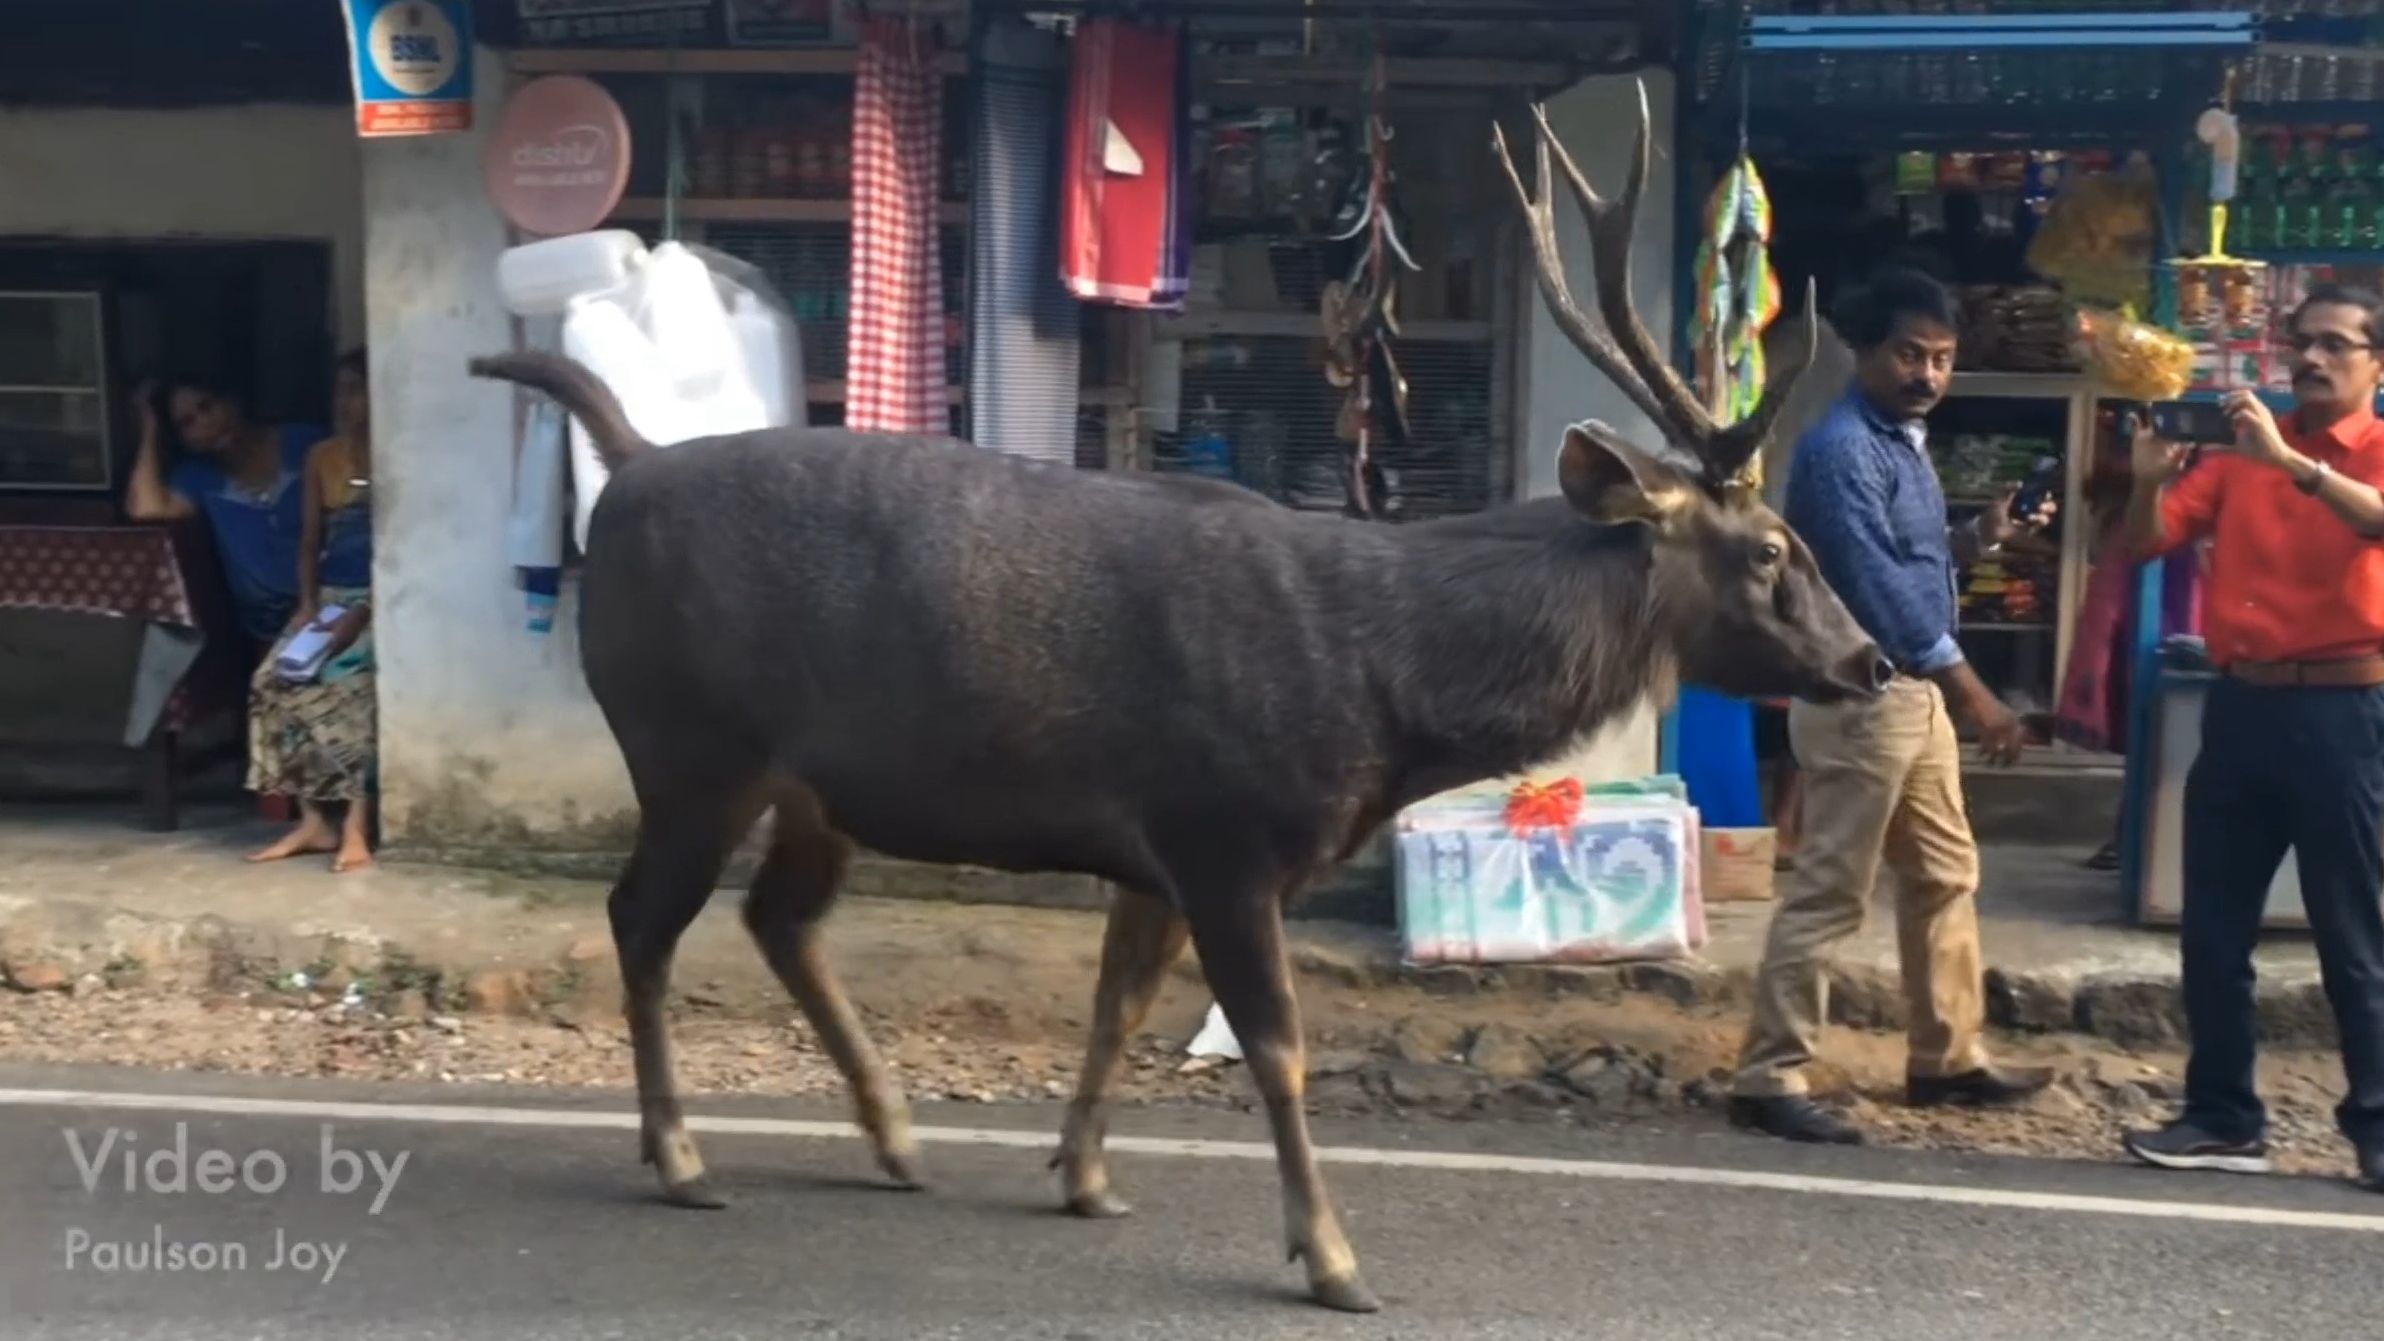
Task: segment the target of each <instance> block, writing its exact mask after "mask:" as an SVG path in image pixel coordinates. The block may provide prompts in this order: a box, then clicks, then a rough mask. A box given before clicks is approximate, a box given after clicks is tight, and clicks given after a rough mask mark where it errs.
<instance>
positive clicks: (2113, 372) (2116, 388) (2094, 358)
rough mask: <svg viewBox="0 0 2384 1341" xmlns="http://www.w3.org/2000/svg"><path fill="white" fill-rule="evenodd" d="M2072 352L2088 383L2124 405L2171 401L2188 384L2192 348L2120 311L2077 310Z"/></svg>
mask: <svg viewBox="0 0 2384 1341" xmlns="http://www.w3.org/2000/svg"><path fill="white" fill-rule="evenodd" d="M2077 349H2078V357H2079V359H2080V361H2082V362H2083V363H2084V364H2085V365H2086V369H2087V371H2088V372H2089V373H2091V374H2092V375H2093V377H2094V380H2095V381H2096V382H2098V383H2100V384H2101V385H2102V387H2103V389H2104V390H2106V391H2108V392H2109V393H2110V394H2112V395H2114V396H2117V397H2120V398H2122V399H2125V400H2144V401H2151V400H2175V399H2176V398H2177V397H2179V396H2182V395H2184V394H2185V389H2186V388H2187V387H2188V386H2191V385H2192V384H2193V376H2194V347H2193V346H2192V345H2191V344H2189V343H2187V342H2186V341H2184V340H2182V339H2179V338H2178V337H2177V336H2175V335H2172V334H2170V333H2169V332H2167V331H2164V330H2162V329H2161V328H2160V327H2158V326H2154V325H2152V324H2150V323H2149V322H2143V321H2138V320H2137V319H2136V318H2135V317H2133V316H2131V315H2129V314H2127V313H2125V312H2113V311H2111V310H2109V309H2107V308H2097V307H2081V308H2079V309H2078V317H2077Z"/></svg>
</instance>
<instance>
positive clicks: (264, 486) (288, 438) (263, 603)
mask: <svg viewBox="0 0 2384 1341" xmlns="http://www.w3.org/2000/svg"><path fill="white" fill-rule="evenodd" d="M134 401H135V403H134V413H135V418H136V422H137V423H138V424H139V426H140V447H139V449H138V450H137V451H136V452H135V453H134V455H133V461H132V472H131V474H130V476H129V477H128V478H127V480H126V483H125V490H124V510H125V512H126V513H127V514H128V515H129V516H131V517H132V518H133V519H134V520H135V521H180V520H182V519H184V518H187V517H204V518H205V519H206V523H207V529H208V531H209V533H210V535H211V536H212V537H213V539H214V542H215V552H216V555H217V557H218V559H219V560H220V561H221V563H222V565H223V572H224V577H225V579H226V585H227V586H228V587H229V588H230V594H231V598H232V612H233V615H234V617H235V618H236V619H237V620H238V623H239V629H238V631H237V632H238V633H239V634H240V635H241V637H242V638H243V640H244V641H245V642H246V643H247V648H246V654H247V655H248V656H249V657H251V658H253V657H255V656H256V655H257V654H258V652H259V651H260V650H261V649H263V648H265V647H267V646H269V645H270V644H271V643H272V642H273V641H274V640H275V639H276V638H278V637H280V636H281V634H282V632H283V631H284V630H285V629H286V627H287V626H288V625H289V622H290V620H291V619H292V618H293V617H294V615H295V612H296V610H297V607H298V604H299V599H298V587H297V581H298V541H299V536H298V531H299V526H300V523H301V517H300V506H299V476H300V474H301V473H302V471H303V468H304V465H305V461H306V453H307V450H308V448H310V447H312V446H313V445H314V444H315V443H317V442H320V441H321V440H322V438H323V430H322V429H321V428H320V427H319V426H315V425H309V424H265V423H259V422H257V421H255V420H253V419H250V418H249V417H248V411H247V408H246V406H245V405H244V404H243V403H242V400H241V397H240V396H239V394H238V393H236V392H235V391H233V390H232V389H231V388H230V387H229V386H228V385H227V384H226V383H224V382H223V381H221V380H220V379H217V378H213V377H204V376H192V377H183V378H180V379H177V380H176V381H174V382H173V383H171V384H170V386H169V388H168V390H167V393H166V395H165V396H164V397H163V404H162V405H161V404H160V397H159V394H158V387H157V385H156V384H155V383H143V384H142V386H141V388H140V390H139V391H138V392H137V393H136V394H135V398H134ZM169 419H170V421H171V422H172V425H173V428H174V431H175V434H176V436H177V437H179V438H180V439H181V445H182V448H183V454H182V456H181V458H180V459H179V460H177V461H176V462H175V463H174V466H173V469H172V471H171V472H170V473H169V472H168V471H167V470H166V469H165V468H164V466H163V463H162V460H161V457H162V455H163V453H164V442H163V439H164V436H165V432H164V430H165V424H166V422H167V421H168V420H169Z"/></svg>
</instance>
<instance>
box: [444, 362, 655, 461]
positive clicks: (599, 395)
mask: <svg viewBox="0 0 2384 1341" xmlns="http://www.w3.org/2000/svg"><path fill="white" fill-rule="evenodd" d="M468 367H469V368H470V370H471V373H472V375H473V376H474V377H491V378H495V379H497V380H498V381H503V382H515V383H518V384H520V385H522V386H526V387H530V388H532V389H533V390H537V391H543V392H545V393H546V394H547V395H549V396H552V397H553V398H554V399H555V401H556V402H557V403H559V404H560V405H562V407H563V408H564V409H565V410H568V411H570V413H571V416H572V417H573V418H574V419H577V420H579V421H580V423H581V424H582V425H584V426H586V428H587V430H588V436H589V437H590V438H593V439H594V440H595V443H596V454H597V455H598V456H600V457H602V458H603V459H604V468H605V469H606V470H619V469H620V468H621V463H622V462H624V461H627V460H628V459H629V458H630V457H633V456H636V455H638V454H639V453H641V452H645V451H648V450H651V449H652V448H653V446H654V444H653V443H651V442H648V441H646V438H645V435H644V434H642V433H639V432H638V431H637V429H636V427H635V426H633V425H632V424H631V423H630V422H629V415H628V414H627V413H626V412H625V411H623V410H622V409H621V398H620V397H618V396H616V395H614V394H613V389H612V388H611V387H608V386H606V385H605V384H604V381H603V379H602V378H599V377H598V376H596V374H594V373H592V372H589V371H588V370H587V369H586V368H585V367H583V366H581V365H580V364H579V363H578V362H576V361H575V360H572V359H568V358H565V357H563V356H562V355H560V354H549V353H545V352H543V351H540V350H528V349H525V350H516V351H514V352H512V353H509V354H488V355H484V356H482V357H480V358H476V359H473V360H472V361H471V363H470V364H469V365H468Z"/></svg>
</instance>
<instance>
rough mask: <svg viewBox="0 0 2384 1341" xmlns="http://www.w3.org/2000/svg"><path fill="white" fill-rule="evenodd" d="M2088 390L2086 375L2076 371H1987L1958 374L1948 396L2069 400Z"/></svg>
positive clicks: (1948, 391)
mask: <svg viewBox="0 0 2384 1341" xmlns="http://www.w3.org/2000/svg"><path fill="white" fill-rule="evenodd" d="M2085 389H2086V375H2085V374H2084V373H2074V372H2053V373H2031V372H1995V371H1992V370H1987V369H1980V370H1976V371H1960V372H1956V373H1955V374H1954V380H1953V385H1952V386H1951V387H1950V388H1948V389H1947V391H1946V394H1947V395H1948V396H1964V397H1977V398H1980V399H1990V398H1991V399H1996V400H2068V399H2069V398H2070V397H2072V396H2075V395H2077V394H2078V393H2080V392H2082V391H2084V390H2085Z"/></svg>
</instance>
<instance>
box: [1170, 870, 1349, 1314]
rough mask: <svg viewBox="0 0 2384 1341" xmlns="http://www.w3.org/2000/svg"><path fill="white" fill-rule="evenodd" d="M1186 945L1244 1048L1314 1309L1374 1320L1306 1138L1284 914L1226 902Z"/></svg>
mask: <svg viewBox="0 0 2384 1341" xmlns="http://www.w3.org/2000/svg"><path fill="white" fill-rule="evenodd" d="M1192 943H1193V946H1194V947H1195V948H1196V949H1197V950H1198V952H1199V954H1200V965H1201V970H1202V972H1203V973H1204V974H1206V976H1207V978H1208V982H1209V988H1210V990H1212V991H1214V992H1215V993H1216V996H1217V1004H1218V1005H1220V1006H1222V1007H1224V1009H1225V1020H1226V1023H1228V1024H1230V1025H1232V1026H1233V1032H1234V1037H1235V1038H1237V1039H1238V1040H1240V1042H1241V1045H1242V1056H1243V1058H1244V1060H1245V1061H1246V1062H1247V1063H1248V1064H1249V1067H1250V1079H1251V1080H1252V1081H1253V1082H1254V1083H1255V1084H1256V1085H1257V1086H1258V1093H1259V1097H1260V1098H1261V1099H1263V1100H1264V1101H1265V1103H1266V1111H1267V1122H1268V1123H1269V1125H1271V1126H1272V1127H1273V1128H1274V1133H1275V1163H1276V1169H1277V1172H1278V1173H1279V1174H1280V1175H1281V1177H1282V1181H1283V1220H1284V1235H1285V1238H1286V1240H1287V1242H1288V1246H1289V1248H1290V1253H1291V1257H1292V1259H1293V1260H1295V1261H1298V1260H1302V1259H1304V1260H1305V1261H1306V1262H1307V1267H1308V1289H1309V1292H1310V1293H1311V1294H1312V1295H1313V1296H1314V1297H1315V1299H1316V1302H1318V1303H1320V1304H1323V1305H1325V1306H1326V1307H1327V1308H1335V1309H1340V1310H1342V1311H1344V1312H1348V1313H1372V1312H1374V1311H1375V1310H1376V1309H1379V1308H1381V1307H1382V1304H1381V1302H1380V1301H1379V1300H1378V1299H1376V1298H1375V1296H1374V1292H1373V1291H1372V1290H1369V1289H1367V1288H1366V1282H1365V1280H1364V1279H1363V1278H1362V1277H1361V1276H1360V1275H1359V1273H1358V1258H1357V1253H1356V1252H1355V1251H1354V1250H1353V1249H1351V1247H1350V1246H1349V1238H1348V1236H1347V1235H1345V1234H1343V1233H1342V1231H1341V1220H1340V1217H1339V1215H1337V1214H1336V1213H1335V1212H1334V1210H1333V1203H1332V1198H1331V1195H1330V1194H1329V1193H1328V1192H1327V1191H1326V1190H1325V1185H1324V1175H1323V1174H1322V1173H1321V1172H1319V1171H1318V1169H1317V1167H1316V1149H1315V1147H1314V1146H1313V1145H1312V1144H1311V1143H1310V1141H1309V1139H1308V1113H1307V1108H1306V1105H1305V1102H1304V1101H1305V1099H1306V1096H1307V1081H1308V1066H1307V1057H1306V1050H1305V1049H1304V1047H1303V1046H1302V1044H1301V1040H1300V1014H1299V1003H1298V1001H1297V1000H1296V999H1295V998H1294V997H1293V995H1292V990H1291V964H1290V960H1289V958H1288V956H1287V955H1286V954H1285V953H1284V944H1283V912H1282V908H1281V906H1280V905H1279V904H1277V903H1276V901H1275V900H1274V899H1272V898H1241V899H1231V900H1228V901H1223V902H1219V903H1215V904H1210V905H1207V906H1206V908H1205V909H1200V908H1199V907H1198V906H1197V905H1196V910H1195V911H1194V912H1193V914H1192Z"/></svg>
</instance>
